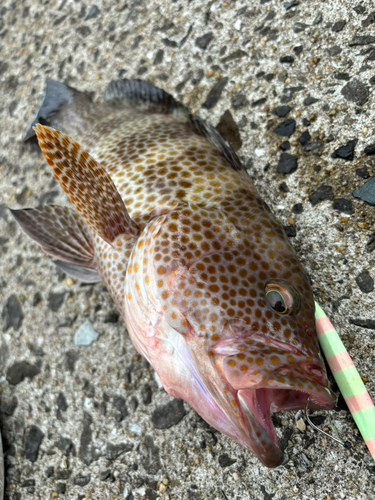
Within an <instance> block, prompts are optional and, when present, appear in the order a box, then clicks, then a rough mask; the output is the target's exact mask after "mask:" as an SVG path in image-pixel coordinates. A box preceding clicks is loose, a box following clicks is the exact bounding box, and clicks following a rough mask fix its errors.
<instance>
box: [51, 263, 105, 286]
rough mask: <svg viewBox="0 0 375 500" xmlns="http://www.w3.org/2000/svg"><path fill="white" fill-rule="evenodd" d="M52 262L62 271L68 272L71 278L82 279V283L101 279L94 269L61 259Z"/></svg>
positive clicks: (97, 281)
mask: <svg viewBox="0 0 375 500" xmlns="http://www.w3.org/2000/svg"><path fill="white" fill-rule="evenodd" d="M53 262H54V264H56V266H57V267H58V268H59V269H61V270H62V271H64V273H66V274H68V275H69V276H71V277H72V278H76V279H78V280H80V281H83V282H84V283H99V282H100V281H102V279H101V277H100V276H99V274H98V273H97V272H96V271H95V269H90V268H87V267H80V266H75V265H73V264H68V263H66V262H62V261H61V260H54V261H53Z"/></svg>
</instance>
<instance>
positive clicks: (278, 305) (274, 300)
mask: <svg viewBox="0 0 375 500" xmlns="http://www.w3.org/2000/svg"><path fill="white" fill-rule="evenodd" d="M265 293H266V301H267V304H268V305H269V306H270V307H271V309H273V310H274V311H275V312H277V313H278V314H289V315H290V314H293V313H294V314H295V313H296V312H298V310H299V307H300V300H299V294H298V292H297V291H296V290H295V289H294V288H293V287H292V286H291V285H290V284H289V283H283V282H281V281H274V282H272V283H267V284H266V287H265Z"/></svg>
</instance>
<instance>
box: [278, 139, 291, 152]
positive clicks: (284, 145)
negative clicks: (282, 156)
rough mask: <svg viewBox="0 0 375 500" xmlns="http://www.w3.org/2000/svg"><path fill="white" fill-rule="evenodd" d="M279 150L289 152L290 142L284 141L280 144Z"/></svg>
mask: <svg viewBox="0 0 375 500" xmlns="http://www.w3.org/2000/svg"><path fill="white" fill-rule="evenodd" d="M280 149H282V150H283V151H289V149H290V142H289V141H284V142H282V143H281V144H280Z"/></svg>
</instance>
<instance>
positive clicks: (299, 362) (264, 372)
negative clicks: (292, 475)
mask: <svg viewBox="0 0 375 500" xmlns="http://www.w3.org/2000/svg"><path fill="white" fill-rule="evenodd" d="M197 340H198V339H197V338H190V339H188V340H187V343H188V345H189V347H190V351H191V352H192V355H193V358H195V364H196V366H198V367H199V374H200V376H201V377H202V380H203V383H204V384H205V385H206V386H207V387H208V389H209V391H210V394H211V395H212V397H213V398H214V400H215V401H216V403H217V405H218V406H219V407H220V408H221V410H222V411H223V412H224V413H225V415H226V417H227V420H226V422H225V425H224V426H221V427H220V425H218V422H215V421H214V420H213V421H208V423H209V424H211V425H212V426H213V427H215V428H216V429H218V430H219V431H220V432H222V433H223V434H226V435H230V434H229V432H228V430H229V429H231V428H232V427H235V428H236V429H237V434H239V437H237V441H238V442H239V443H240V444H242V445H243V446H244V447H246V448H247V449H248V450H250V451H251V452H252V453H254V454H255V455H257V457H258V458H259V460H260V461H261V462H262V463H263V464H264V465H265V466H266V467H270V468H272V467H277V466H279V465H280V464H282V462H283V453H282V451H281V449H280V446H279V443H278V439H277V436H276V433H275V430H274V427H273V423H272V420H271V414H272V413H275V412H279V411H288V410H299V409H303V408H304V407H305V404H306V401H307V399H308V398H310V399H309V407H310V408H314V409H331V408H333V407H334V406H335V403H336V396H335V394H334V393H332V392H331V391H330V390H329V388H328V381H327V378H326V374H325V370H324V367H323V368H321V367H320V366H319V365H318V364H313V363H311V360H310V359H309V358H307V357H306V356H303V355H302V354H301V355H300V356H299V357H298V356H297V355H296V354H294V357H295V359H296V366H294V367H289V368H288V369H286V370H285V373H284V375H283V379H282V380H281V376H280V377H277V374H275V373H274V372H273V371H271V368H273V367H272V362H271V361H270V359H269V364H268V363H267V356H265V362H264V364H263V366H262V367H259V366H258V365H256V363H254V367H253V368H252V369H248V370H247V371H246V373H245V376H242V377H240V376H239V374H236V373H235V372H233V371H231V370H229V371H228V370H227V369H226V368H227V367H229V368H232V366H231V365H230V364H228V361H231V360H233V355H230V356H225V355H223V354H214V355H213V356H212V355H211V356H208V355H207V354H206V356H204V355H203V354H202V353H203V349H202V347H199V346H198V345H195V344H198V342H197ZM232 344H235V341H234V340H232ZM221 348H222V346H221ZM259 349H261V350H262V347H261V345H259ZM219 350H220V349H219ZM242 354H244V353H243V352H240V353H239V356H240V357H239V359H238V358H237V361H240V362H241V358H242ZM251 354H252V355H253V356H254V352H253V353H251ZM266 354H267V353H266ZM268 354H269V355H270V356H271V357H272V356H274V355H275V351H270V352H269V353H268ZM277 355H278V356H279V357H280V358H281V359H282V358H283V357H285V359H286V360H287V359H288V356H289V357H290V351H289V350H286V351H284V352H282V351H281V350H280V348H279V350H278V352H277ZM247 356H250V353H247ZM315 362H316V363H318V361H317V360H315ZM242 366H243V365H242ZM237 369H238V371H239V372H240V373H242V374H243V373H244V372H242V371H241V365H240V364H237ZM288 370H289V371H288ZM298 370H299V372H300V373H299V374H298V373H297V372H298ZM288 373H289V375H288ZM293 373H295V376H293ZM303 374H304V376H303ZM312 374H313V375H312ZM298 375H299V378H297V376H298ZM307 377H309V378H307ZM278 379H279V380H278ZM204 404H205V402H204V401H203V400H202V401H201V403H200V406H199V407H198V408H196V409H197V412H198V413H200V414H202V407H203V406H204Z"/></svg>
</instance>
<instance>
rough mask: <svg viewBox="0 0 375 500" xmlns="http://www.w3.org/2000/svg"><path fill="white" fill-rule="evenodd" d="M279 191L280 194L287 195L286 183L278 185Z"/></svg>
mask: <svg viewBox="0 0 375 500" xmlns="http://www.w3.org/2000/svg"><path fill="white" fill-rule="evenodd" d="M279 191H280V192H281V193H289V188H288V185H287V183H286V182H282V183H281V184H280V185H279Z"/></svg>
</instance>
